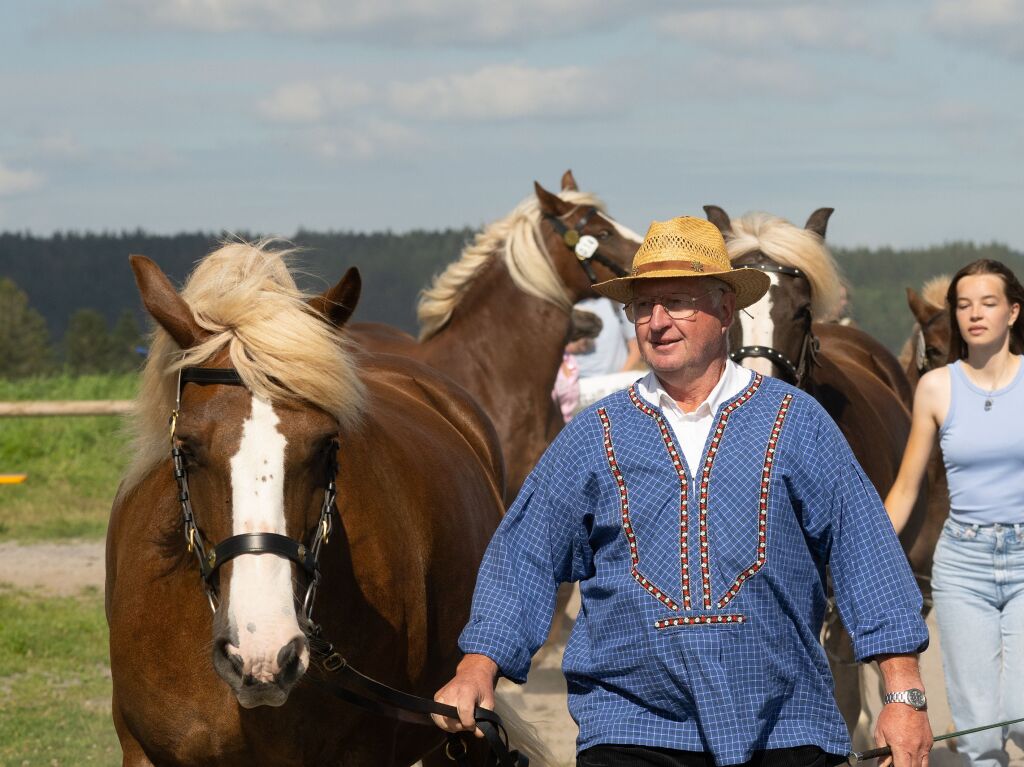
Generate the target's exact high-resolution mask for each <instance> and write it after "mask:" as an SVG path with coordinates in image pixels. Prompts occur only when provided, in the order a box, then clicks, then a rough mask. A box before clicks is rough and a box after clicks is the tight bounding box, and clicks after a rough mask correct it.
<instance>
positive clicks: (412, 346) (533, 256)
mask: <svg viewBox="0 0 1024 767" xmlns="http://www.w3.org/2000/svg"><path fill="white" fill-rule="evenodd" d="M640 242H641V238H640V237H639V236H638V235H637V234H636V233H635V232H632V231H630V230H629V229H627V228H625V227H624V226H622V225H620V224H618V223H617V222H616V221H615V220H614V219H612V218H611V217H610V216H609V215H608V214H607V213H606V212H605V210H604V206H603V205H602V204H601V202H600V201H599V200H598V199H597V198H596V197H594V196H593V195H590V194H585V193H583V192H580V191H579V190H578V188H577V186H576V180H575V179H574V178H573V176H572V173H571V172H570V171H566V173H565V175H563V177H562V191H561V192H560V193H559V194H557V195H555V194H552V193H551V192H548V191H547V190H545V189H544V188H543V187H541V186H540V184H535V185H534V194H533V195H531V196H530V197H528V198H527V199H525V200H523V201H522V202H521V203H519V205H517V206H516V207H515V209H514V210H513V211H512V212H511V213H510V214H509V215H508V216H506V217H505V218H503V219H501V220H499V221H496V222H494V223H492V224H491V225H490V226H488V227H487V228H486V229H484V231H482V232H480V233H478V234H477V235H476V239H475V240H474V242H473V243H471V244H469V245H467V246H466V248H465V250H464V251H463V253H462V257H461V258H460V259H459V260H458V261H455V262H453V263H452V264H450V265H449V266H448V268H447V269H445V271H444V272H442V273H441V274H440V275H439V276H438V277H437V278H436V279H435V280H434V282H433V284H432V285H431V286H430V287H429V288H427V289H426V290H424V291H423V293H422V295H421V298H420V302H419V308H418V315H419V321H420V328H421V330H420V336H419V339H418V341H417V340H416V339H414V338H413V337H412V336H409V335H407V334H405V333H402V332H400V331H398V330H396V329H394V328H391V327H389V326H387V325H380V324H372V323H371V324H364V323H360V324H354V325H352V326H351V330H352V332H353V335H354V337H355V338H356V339H357V340H358V341H359V342H360V343H362V344H363V345H364V346H365V347H366V348H369V349H373V350H376V351H386V352H391V353H395V354H402V355H405V356H409V357H413V358H415V359H418V360H421V361H423V362H425V363H427V364H428V365H430V366H431V367H434V368H436V369H438V370H440V371H442V372H443V373H445V374H447V375H448V376H450V377H451V378H453V379H454V380H455V381H457V382H458V383H459V384H461V385H462V386H463V387H465V389H466V390H467V391H468V392H469V393H470V394H471V395H472V396H473V397H474V398H475V399H476V401H477V402H478V403H479V404H480V406H481V407H482V408H483V409H484V411H485V412H486V413H487V415H488V416H490V418H491V420H492V421H493V422H494V426H495V428H496V429H497V431H498V436H499V438H500V440H501V448H502V453H503V455H504V458H505V471H506V478H507V484H506V492H505V499H506V501H509V502H510V501H511V500H512V499H513V498H515V496H516V494H517V493H518V492H519V488H520V486H521V485H522V483H523V480H524V479H525V478H526V475H527V474H529V473H530V471H531V470H532V469H533V467H534V465H535V464H536V463H537V460H538V459H539V458H540V456H541V453H543V452H544V450H545V449H546V448H547V446H548V444H550V442H551V440H552V439H554V437H555V434H557V433H558V430H559V429H560V428H561V426H562V424H563V421H562V417H561V415H560V414H559V413H558V412H557V409H556V408H555V406H554V403H553V402H552V399H551V389H552V387H553V386H554V384H555V377H556V376H557V374H558V367H559V365H561V363H562V352H563V350H564V348H565V344H566V341H567V337H568V333H569V327H570V312H571V309H572V305H573V304H574V303H576V302H577V301H579V300H580V299H582V298H586V297H588V296H594V295H596V294H595V293H594V292H593V291H592V290H591V287H590V286H591V284H592V283H593V282H595V281H600V280H605V279H610V278H611V277H614V276H617V275H622V274H625V270H626V269H628V268H629V267H630V264H631V263H632V260H633V254H634V253H635V252H636V249H637V248H638V247H639V245H640ZM577 243H581V245H582V244H588V243H589V244H590V245H591V246H596V248H597V250H596V254H595V256H594V257H595V259H596V260H595V262H593V263H591V262H590V261H586V260H583V259H584V255H585V251H583V250H582V249H581V246H580V245H577ZM581 267H582V268H581ZM637 377H638V378H639V377H640V373H637Z"/></svg>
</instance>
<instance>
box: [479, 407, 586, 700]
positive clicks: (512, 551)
mask: <svg viewBox="0 0 1024 767" xmlns="http://www.w3.org/2000/svg"><path fill="white" fill-rule="evenodd" d="M575 423H576V422H574V424H571V425H570V426H569V427H567V428H566V429H565V430H563V431H562V433H561V434H560V435H559V438H558V439H556V441H555V442H554V443H552V445H551V447H550V448H549V449H548V451H547V452H546V453H545V454H544V456H543V457H542V458H541V461H540V462H539V463H538V465H537V467H536V468H535V469H534V470H533V472H531V474H530V476H529V477H527V479H526V482H525V483H524V484H523V488H522V490H521V491H520V493H519V495H518V497H517V498H516V500H515V502H514V503H513V504H512V506H511V507H510V508H509V510H508V512H507V513H506V514H505V517H504V519H503V520H502V522H501V524H500V525H499V526H498V529H497V530H496V531H495V533H494V536H493V537H492V538H491V542H490V544H489V545H488V547H487V550H486V552H485V553H484V558H483V561H482V562H481V565H480V571H479V573H478V575H477V582H476V589H475V591H474V593H473V605H472V608H471V611H470V618H469V623H468V624H467V625H466V627H465V629H463V632H462V635H461V636H460V638H459V648H460V649H461V650H462V651H463V652H464V653H479V654H482V655H486V656H488V657H489V658H491V659H492V660H493V661H494V662H495V663H497V664H498V668H499V669H500V671H501V674H502V675H503V676H505V677H507V678H509V679H511V680H512V681H514V682H518V683H522V682H524V681H526V675H527V672H528V671H529V669H530V661H531V659H532V657H533V654H534V653H535V652H536V651H537V650H538V649H539V648H540V646H541V645H542V644H544V642H545V640H546V639H547V636H548V633H549V631H550V629H551V620H552V617H553V614H554V609H555V594H556V591H557V590H558V586H559V584H560V583H564V582H570V581H575V580H579V579H580V578H581V577H582V573H583V572H584V570H585V569H586V567H587V564H586V561H587V557H586V556H585V554H584V552H585V551H587V550H589V549H588V548H587V547H586V546H584V543H585V541H586V529H585V527H584V526H583V525H582V524H581V522H582V519H581V514H580V506H581V504H582V503H583V501H584V499H585V498H586V497H587V496H588V495H589V493H587V492H586V490H585V488H584V487H583V485H584V484H585V482H584V481H583V478H584V476H585V472H584V471H583V470H582V469H581V466H580V461H579V460H578V454H579V453H580V452H582V451H581V450H577V449H576V448H574V447H573V444H572V443H573V440H572V439H571V433H572V432H574V431H576V432H578V431H579V429H578V428H577V429H573V425H575Z"/></svg>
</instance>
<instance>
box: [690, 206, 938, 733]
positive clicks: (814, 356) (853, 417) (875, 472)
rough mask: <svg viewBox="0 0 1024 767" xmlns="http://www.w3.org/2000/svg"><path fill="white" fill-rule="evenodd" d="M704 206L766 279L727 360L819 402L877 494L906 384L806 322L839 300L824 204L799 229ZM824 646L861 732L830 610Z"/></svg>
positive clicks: (848, 666)
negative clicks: (735, 217) (761, 294)
mask: <svg viewBox="0 0 1024 767" xmlns="http://www.w3.org/2000/svg"><path fill="white" fill-rule="evenodd" d="M704 210H705V212H706V213H707V214H708V219H709V220H710V221H712V222H713V223H714V224H715V225H716V226H717V227H718V228H719V230H721V232H722V234H723V235H724V236H725V240H726V245H727V247H728V249H729V256H730V259H731V260H732V263H733V264H734V265H736V266H750V267H755V268H758V269H763V270H764V271H765V272H767V273H768V276H769V277H770V278H771V283H772V284H771V287H770V288H769V290H768V293H767V294H766V295H765V296H764V298H762V299H761V301H759V302H758V303H757V304H755V305H753V306H751V307H749V308H748V309H747V310H745V311H744V312H741V313H740V319H739V322H737V323H735V324H734V325H733V328H732V332H731V335H730V346H731V349H732V351H731V352H730V354H731V356H732V358H733V359H734V360H735V361H737V362H742V364H744V365H746V366H747V367H750V368H753V369H755V370H757V371H758V372H761V373H764V374H767V375H773V376H777V377H780V378H783V379H785V380H788V381H789V382H790V383H793V384H795V385H796V386H799V387H800V388H802V389H804V390H805V391H806V392H808V393H809V394H810V395H811V396H813V397H814V398H815V399H816V400H818V402H820V403H821V405H822V406H823V407H824V408H825V410H826V411H827V412H828V413H829V415H831V416H832V418H833V420H835V422H836V424H837V425H838V426H839V429H840V431H842V433H843V436H845V437H846V440H847V442H849V443H850V447H851V449H852V450H853V453H854V455H855V456H856V458H857V460H858V462H859V463H860V465H861V466H862V467H863V469H864V471H865V473H866V474H867V476H868V478H869V479H870V480H871V483H872V484H873V485H874V487H875V489H876V490H877V491H878V493H879V495H880V496H882V497H884V496H885V495H886V493H888V491H889V489H890V488H891V487H892V483H893V481H894V480H895V479H896V474H897V472H898V470H899V465H900V461H901V459H902V457H903V448H904V446H905V445H906V441H907V437H908V435H909V433H910V411H909V405H910V387H909V385H908V383H907V381H906V377H905V375H904V373H903V371H902V370H901V369H900V367H899V363H898V361H897V360H896V359H895V357H893V355H892V354H891V353H890V352H889V351H888V350H886V349H885V347H883V346H882V345H881V344H879V343H878V342H877V341H874V340H873V339H871V337H870V336H868V335H867V334H865V333H863V332H862V331H860V330H858V329H856V328H852V327H846V326H843V325H837V324H827V323H821V322H817V323H816V322H815V321H814V320H815V318H830V317H832V316H833V315H834V314H835V311H836V307H837V305H838V299H839V289H840V279H839V271H838V268H837V267H836V265H835V262H834V261H833V259H832V256H831V254H830V253H829V252H828V249H827V248H826V246H825V241H824V238H825V231H826V227H827V224H828V218H829V215H830V214H831V213H832V210H831V209H829V208H822V209H819V210H818V211H816V212H815V213H813V214H812V215H811V217H810V218H809V219H808V222H807V225H806V226H805V227H804V228H803V229H801V228H799V227H796V226H794V225H793V224H791V223H789V222H788V221H785V220H783V219H781V218H777V217H775V216H770V215H768V214H766V213H751V214H748V215H746V216H744V217H743V218H741V219H739V220H736V221H732V220H730V218H729V216H728V215H727V214H726V212H725V211H724V210H722V209H721V208H718V207H715V206H710V205H709V206H706V207H705V208H704ZM925 500H926V499H925V497H924V496H923V495H922V498H921V499H920V500H919V502H918V504H917V506H915V508H914V511H913V514H912V519H913V520H914V521H915V524H919V521H920V520H922V519H923V518H924V514H925V510H926V502H925ZM903 543H904V549H905V550H907V549H909V546H908V545H907V544H908V542H907V541H906V540H904V541H903ZM921 564H922V563H921V562H915V561H913V560H912V561H911V565H912V567H913V568H914V570H915V572H921ZM825 647H826V650H827V651H828V655H829V661H830V665H831V667H832V674H833V676H834V678H835V681H836V700H837V702H838V703H839V707H840V710H841V711H842V713H843V716H844V718H845V719H846V723H847V726H848V727H849V728H850V732H851V733H852V734H854V735H855V736H856V737H857V738H863V737H865V733H864V731H863V730H864V728H863V727H861V728H858V724H861V725H863V724H864V722H863V720H862V718H861V712H862V696H861V682H860V674H859V668H858V664H856V663H855V661H854V657H853V648H852V644H851V642H850V639H849V635H848V634H847V633H846V631H845V629H844V628H843V627H842V626H841V624H839V622H838V621H837V620H836V616H835V615H834V613H832V614H830V616H829V618H828V619H827V621H826V630H825Z"/></svg>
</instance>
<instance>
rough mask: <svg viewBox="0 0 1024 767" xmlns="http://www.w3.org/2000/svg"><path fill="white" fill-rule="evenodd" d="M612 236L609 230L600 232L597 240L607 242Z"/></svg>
mask: <svg viewBox="0 0 1024 767" xmlns="http://www.w3.org/2000/svg"><path fill="white" fill-rule="evenodd" d="M611 236H612V233H611V232H609V231H608V230H607V229H602V230H601V231H600V232H598V233H597V239H599V240H607V239H608V238H609V237H611Z"/></svg>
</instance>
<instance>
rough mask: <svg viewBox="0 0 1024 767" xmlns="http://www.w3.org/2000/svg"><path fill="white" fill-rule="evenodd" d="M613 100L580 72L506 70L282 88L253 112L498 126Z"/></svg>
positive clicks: (298, 120) (291, 117)
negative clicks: (380, 82)
mask: <svg viewBox="0 0 1024 767" xmlns="http://www.w3.org/2000/svg"><path fill="white" fill-rule="evenodd" d="M613 93H614V88H613V87H612V86H611V84H610V83H609V82H607V80H606V79H605V78H603V77H601V76H599V75H598V74H596V73H595V72H592V71H591V70H588V69H584V68H582V67H556V68H550V69H539V68H534V67H524V66H519V65H509V66H490V67H483V68H481V69H478V70H476V71H473V72H468V73H454V74H447V75H442V76H435V77H428V78H423V79H420V80H407V81H393V82H390V83H384V84H381V85H371V84H370V83H366V82H360V81H357V80H353V79H350V78H345V77H335V78H330V79H327V80H322V81H304V82H295V83H289V84H285V85H282V86H280V87H278V88H277V89H276V90H274V91H273V92H272V93H271V94H270V95H268V96H267V97H265V98H263V99H261V100H260V101H259V102H258V103H257V111H258V112H259V114H261V115H262V116H263V117H264V118H266V119H267V120H269V121H271V122H278V123H294V124H305V125H327V124H332V123H340V122H345V121H352V120H356V121H359V120H361V119H365V118H366V117H367V116H372V115H375V114H376V115H384V116H386V117H387V119H388V120H392V121H393V120H396V119H401V120H403V121H405V122H424V121H426V122H432V121H449V120H458V121H483V122H486V121H497V122H502V121H510V120H521V119H528V118H561V117H567V116H572V115H591V114H600V113H602V112H604V111H605V110H606V109H607V108H608V107H609V105H610V102H611V99H612V96H613ZM390 124H394V123H390Z"/></svg>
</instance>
